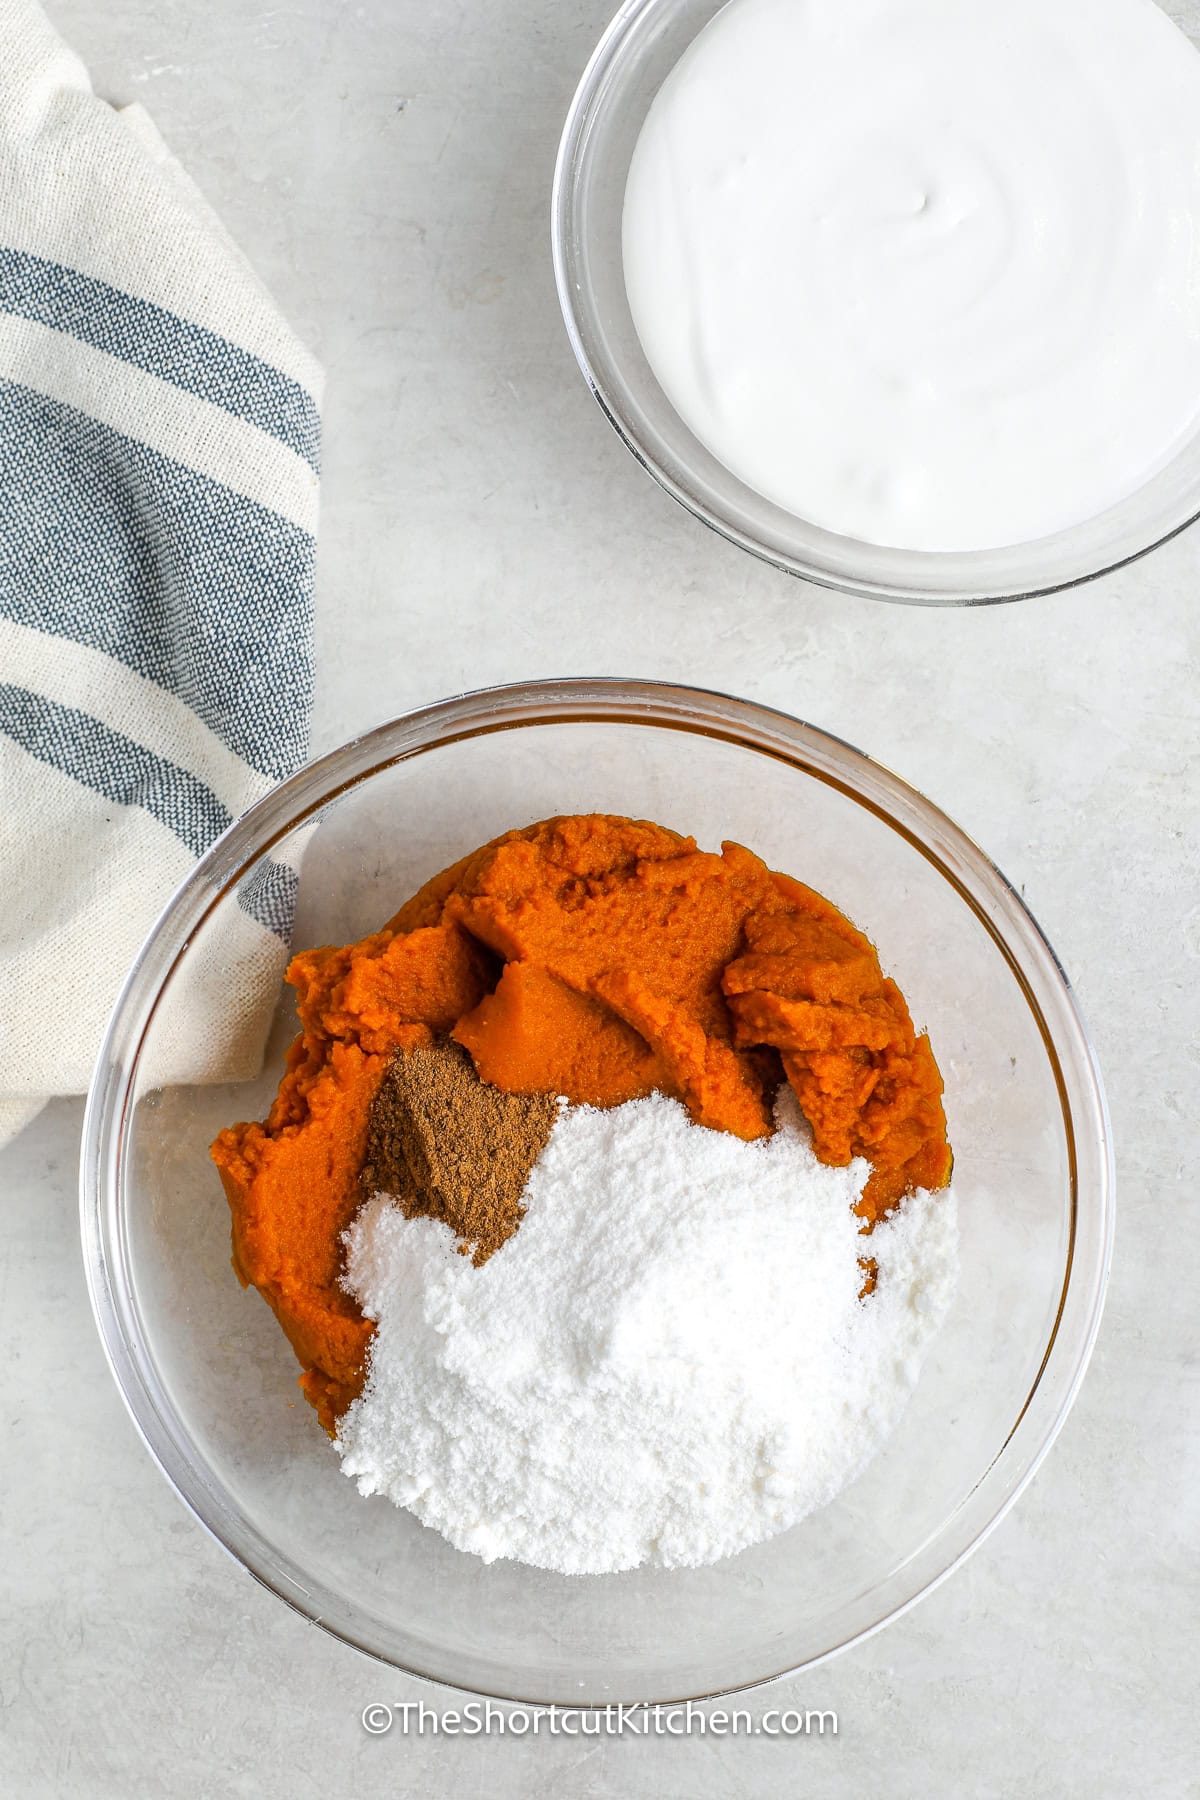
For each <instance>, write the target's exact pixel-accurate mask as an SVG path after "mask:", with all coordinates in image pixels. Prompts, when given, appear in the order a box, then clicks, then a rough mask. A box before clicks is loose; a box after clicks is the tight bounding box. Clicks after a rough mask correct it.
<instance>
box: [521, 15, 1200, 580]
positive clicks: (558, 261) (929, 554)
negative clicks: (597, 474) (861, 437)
mask: <svg viewBox="0 0 1200 1800" xmlns="http://www.w3.org/2000/svg"><path fill="white" fill-rule="evenodd" d="M677 3H678V0H623V3H622V5H621V6H620V7H618V9H617V11H616V12H615V13H614V14H613V16H612V18H611V19H610V21H609V23H608V24H607V25H606V26H605V28H604V30H603V32H602V33H601V35H600V37H599V38H598V39H597V42H596V45H595V48H594V49H593V51H592V53H591V55H590V57H589V58H588V61H587V63H586V64H585V66H584V70H583V73H582V75H581V76H580V78H579V82H578V85H577V86H576V89H575V92H574V94H573V96H572V98H571V103H570V105H569V106H568V108H567V112H566V116H565V118H564V120H563V127H562V132H561V134H560V137H559V143H558V151H557V154H556V156H555V162H554V176H553V180H552V184H551V196H550V253H551V261H552V264H553V268H554V285H555V288H556V290H557V293H558V302H559V308H560V311H561V313H562V318H563V324H564V326H565V328H566V333H567V338H568V341H569V343H570V346H571V350H572V353H573V355H574V357H575V361H576V362H577V364H578V365H579V369H580V372H581V373H582V375H583V378H584V380H585V382H586V383H587V387H588V390H589V392H590V393H591V396H592V398H593V400H595V402H596V404H597V405H598V406H599V408H600V410H601V412H602V413H603V414H604V417H605V418H606V419H607V420H608V423H609V424H610V425H611V426H612V428H613V430H614V431H615V432H616V434H617V436H618V437H619V438H620V440H621V442H622V443H623V444H624V446H625V448H626V449H627V450H628V451H629V452H630V454H631V455H632V456H633V457H634V459H635V461H636V462H638V463H640V464H641V466H642V468H643V469H645V470H646V471H647V473H648V474H649V475H651V476H652V477H653V479H654V480H655V481H656V482H657V483H658V485H659V487H660V488H662V489H663V491H664V493H666V494H668V495H669V496H670V497H671V499H672V500H674V501H675V502H676V503H677V504H678V505H680V506H681V507H683V509H684V511H685V512H688V513H691V515H692V516H693V517H694V518H696V519H698V520H699V521H700V522H701V524H703V525H707V526H708V528H709V530H710V531H713V532H715V533H716V534H717V536H718V537H722V538H724V539H725V540H726V541H727V542H728V543H731V544H736V545H737V547H738V548H739V549H741V550H745V551H748V552H749V553H750V555H752V556H755V557H758V558H759V559H760V561H762V562H765V563H768V564H770V566H771V567H772V568H775V569H779V570H780V571H781V572H782V573H783V574H785V575H793V576H796V577H797V578H799V579H801V580H804V581H810V582H812V583H813V584H814V585H815V586H817V587H823V588H826V589H830V590H832V591H834V592H837V593H844V594H853V595H856V596H857V597H859V598H861V599H866V600H886V601H891V602H893V603H898V604H901V605H907V606H970V607H976V606H1007V605H1012V604H1014V603H1015V602H1016V601H1019V600H1034V599H1038V598H1041V597H1042V596H1045V595H1048V594H1058V593H1066V592H1069V591H1070V590H1071V589H1072V588H1077V587H1084V586H1086V585H1087V584H1088V583H1089V582H1092V581H1099V580H1101V579H1102V578H1103V577H1105V576H1107V575H1113V574H1116V573H1117V572H1118V571H1119V570H1121V569H1125V568H1128V567H1129V566H1130V565H1131V564H1133V563H1137V562H1140V561H1141V559H1142V558H1143V557H1144V556H1149V555H1150V554H1151V553H1152V552H1153V551H1155V550H1158V549H1161V548H1162V546H1163V545H1164V544H1168V543H1170V542H1171V540H1172V539H1173V538H1176V537H1178V536H1180V534H1181V533H1182V532H1185V531H1188V530H1190V529H1191V527H1192V526H1193V525H1195V524H1196V523H1197V522H1198V521H1200V494H1198V495H1197V498H1196V499H1195V500H1194V501H1193V502H1192V503H1191V504H1190V507H1189V508H1188V509H1186V510H1185V513H1184V515H1183V516H1181V517H1179V518H1176V519H1173V520H1172V521H1171V523H1170V524H1164V525H1162V526H1161V528H1153V529H1152V535H1151V537H1150V539H1149V541H1147V542H1144V543H1137V544H1135V545H1134V547H1133V548H1131V549H1128V550H1122V551H1120V552H1119V553H1115V552H1112V551H1108V552H1101V553H1100V554H1099V555H1098V556H1097V557H1096V558H1095V559H1094V561H1092V562H1088V563H1087V564H1086V566H1084V567H1083V568H1081V569H1079V570H1077V571H1075V572H1073V573H1071V574H1069V575H1063V576H1060V577H1055V578H1045V579H1042V580H1027V581H1019V582H1015V583H1011V584H1010V583H1004V584H1002V585H1000V586H998V587H997V588H996V589H995V590H994V591H993V590H991V589H989V590H988V591H984V592H981V591H978V590H977V589H975V588H973V587H972V586H971V584H970V583H969V581H964V582H963V584H962V585H961V586H960V585H955V586H954V587H952V588H948V589H946V590H945V591H941V590H937V591H935V590H931V589H929V588H927V587H923V586H922V585H921V584H920V582H919V581H917V580H915V579H914V580H897V581H886V580H882V579H871V578H869V577H865V576H864V577H855V576H852V575H849V574H845V573H842V572H840V571H835V570H833V569H830V568H828V567H826V566H825V565H824V564H822V562H821V561H820V560H819V557H818V556H815V555H812V554H796V555H793V554H789V553H788V552H786V551H784V550H782V549H780V548H778V547H772V546H771V545H770V544H768V543H767V542H765V541H764V540H763V539H762V538H759V537H756V536H755V535H754V534H753V533H752V532H750V531H747V530H744V529H742V527H741V526H739V525H738V524H736V523H735V522H734V521H733V520H732V519H729V518H726V517H724V516H723V515H722V514H721V513H720V512H719V511H718V510H717V509H715V508H714V507H713V506H710V505H709V504H708V503H707V502H706V500H705V499H704V498H703V497H702V496H701V495H700V494H699V493H697V492H696V491H694V489H693V488H692V487H690V486H689V485H688V484H687V483H686V482H685V481H683V480H681V479H679V478H678V477H677V476H676V475H674V474H673V473H672V472H671V470H670V469H669V468H668V467H667V466H666V464H665V463H664V462H663V461H662V459H661V458H660V457H659V456H658V455H656V454H655V452H654V451H653V450H652V449H651V447H650V446H649V444H648V443H647V442H646V441H645V439H644V438H643V436H642V435H641V434H639V432H638V431H637V429H636V428H635V426H634V424H633V423H632V421H631V420H630V418H629V417H628V416H627V412H626V410H625V408H624V407H623V405H622V401H621V395H620V388H621V386H622V385H623V378H621V376H620V373H619V369H618V364H617V362H616V359H615V358H610V359H608V367H607V368H605V367H603V366H601V362H600V360H599V359H598V358H597V357H595V356H593V355H592V353H591V351H590V350H589V348H588V344H587V340H586V334H585V332H584V330H583V327H582V324H581V312H580V305H579V296H580V293H581V292H582V289H579V290H578V291H577V284H576V283H575V282H574V280H573V279H572V267H573V259H572V256H571V253H570V249H569V245H570V243H571V240H572V233H573V228H574V225H575V221H576V218H577V216H578V210H579V209H578V206H577V199H578V193H577V184H576V180H575V175H576V172H577V170H578V166H579V160H580V159H579V151H580V147H581V145H582V144H583V143H584V142H585V141H586V137H587V133H588V130H589V127H590V123H591V115H592V111H593V108H594V106H595V103H596V100H597V97H598V94H599V92H600V90H601V87H602V84H603V83H604V82H605V80H606V79H607V78H608V77H609V74H610V72H611V70H612V69H613V67H614V66H615V65H616V64H617V61H618V59H619V57H620V55H621V53H622V50H623V48H624V46H625V44H626V42H627V40H628V38H629V35H630V33H631V31H632V30H633V28H634V26H635V25H637V24H638V23H639V21H640V20H641V19H642V18H643V16H644V15H645V14H647V13H649V12H652V11H655V10H661V9H665V8H667V7H669V6H671V5H674V4H677ZM727 3H728V0H721V4H722V5H724V4H727ZM1156 3H1157V4H1159V5H1160V6H1161V5H1162V0H1156ZM718 10H719V9H718ZM1163 10H1164V11H1165V10H1166V9H1165V7H1163ZM1168 16H1170V15H1168ZM701 29H703V27H701ZM1180 30H1183V27H1182V26H1180ZM1184 35H1185V36H1186V35H1187V33H1186V32H1185V33H1184ZM1198 49H1200V46H1198ZM668 405H670V402H668ZM671 412H672V415H673V416H674V417H675V418H676V419H678V413H677V412H676V410H675V408H674V407H671ZM679 424H680V426H681V429H682V430H683V431H685V432H687V433H688V435H689V436H690V435H691V433H690V431H688V427H687V426H686V425H684V424H683V422H682V420H679ZM710 454H711V453H710ZM715 460H717V461H719V458H718V459H715ZM727 473H728V471H727ZM729 479H730V480H731V481H735V482H737V483H738V485H739V486H742V487H744V486H745V484H744V483H742V482H741V481H740V480H739V478H738V477H737V476H734V475H732V474H730V476H729ZM1153 479H1154V478H1153V477H1151V480H1153ZM1148 485H1149V483H1147V486H1148ZM747 491H748V492H749V491H751V490H749V489H747ZM756 498H757V499H758V500H760V501H762V499H763V497H762V496H756ZM1132 498H1133V496H1130V497H1129V500H1132ZM1129 500H1127V501H1126V502H1124V503H1123V504H1128V503H1129ZM766 504H771V503H770V502H766ZM775 510H776V511H777V512H779V513H780V514H781V515H782V514H783V513H784V509H782V508H775ZM1110 510H1116V509H1115V508H1113V509H1110ZM1099 516H1101V517H1103V516H1104V515H1099ZM797 523H798V524H800V525H805V524H806V523H807V522H806V521H804V520H802V519H799V518H797ZM1090 523H1094V521H1088V520H1084V521H1081V523H1080V525H1079V526H1077V527H1072V528H1070V530H1069V531H1066V532H1063V533H1061V534H1060V535H1061V536H1062V537H1064V538H1065V537H1067V536H1069V535H1071V534H1072V533H1073V532H1074V531H1076V530H1082V529H1085V528H1086V526H1087V525H1088V524H1090ZM809 529H812V530H815V529H816V527H812V526H810V527H809ZM825 535H834V536H836V534H828V533H827V534H825ZM842 541H843V542H844V543H846V544H853V543H854V542H855V540H854V539H851V538H846V539H843V540H842ZM1043 541H1046V542H1049V541H1053V540H1043ZM1034 547H1036V546H1020V545H1014V546H1011V547H1010V548H1009V549H1007V550H1006V549H1004V548H1000V549H997V550H994V551H987V550H980V551H953V552H945V553H943V552H936V551H899V550H889V548H888V546H886V545H871V546H866V548H869V549H871V550H874V551H877V552H879V553H882V554H891V555H894V556H898V557H902V558H904V559H905V560H906V561H907V562H908V563H910V564H911V565H913V566H914V567H915V566H919V565H922V564H923V565H924V566H925V567H926V568H927V569H932V568H933V567H935V566H936V567H940V568H942V569H946V568H947V567H949V565H950V564H951V563H952V562H954V563H956V564H960V565H963V566H964V567H969V566H979V565H981V564H983V563H985V562H986V561H987V559H988V558H994V557H1005V556H1007V555H1010V554H1012V553H1013V552H1015V551H1017V550H1020V549H1024V548H1034Z"/></svg>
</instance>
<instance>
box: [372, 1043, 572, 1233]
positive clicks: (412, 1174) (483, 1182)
mask: <svg viewBox="0 0 1200 1800" xmlns="http://www.w3.org/2000/svg"><path fill="white" fill-rule="evenodd" d="M557 1117H558V1102H557V1100H556V1099H555V1098H554V1096H553V1095H551V1094H506V1093H504V1092H503V1090H502V1089H500V1088H497V1087H491V1086H490V1085H489V1084H488V1083H487V1082H485V1081H481V1080H480V1079H479V1077H478V1075H477V1074H476V1073H475V1066H474V1064H473V1063H472V1061H471V1058H470V1057H469V1056H468V1054H467V1052H466V1051H465V1050H463V1049H461V1048H460V1046H459V1045H458V1044H454V1043H451V1042H450V1040H449V1039H448V1038H441V1039H435V1041H434V1042H433V1043H431V1044H424V1045H418V1046H417V1047H416V1048H415V1049H412V1050H402V1051H401V1052H400V1053H399V1054H398V1055H397V1056H395V1057H394V1058H393V1059H392V1062H391V1063H390V1064H389V1066H388V1069H387V1072H386V1073H385V1075H384V1077H383V1081H382V1082H381V1084H380V1087H379V1091H378V1093H377V1094H376V1096H375V1101H374V1104H373V1105H372V1107H371V1114H370V1120H369V1123H368V1126H367V1156H366V1162H365V1164H364V1166H363V1172H362V1178H361V1182H362V1187H363V1190H364V1192H366V1193H367V1194H374V1193H385V1194H392V1195H394V1196H395V1197H396V1199H397V1200H398V1201H399V1202H400V1204H401V1207H402V1208H403V1210H404V1212H405V1213H406V1215H407V1216H408V1217H409V1218H427V1219H441V1220H442V1221H443V1223H444V1224H446V1225H448V1226H449V1227H450V1229H451V1231H453V1232H454V1234H455V1236H456V1237H457V1238H458V1239H459V1248H460V1249H461V1250H462V1252H463V1254H464V1255H469V1256H470V1257H471V1259H472V1261H473V1262H474V1263H475V1265H476V1266H477V1267H478V1266H480V1265H481V1264H483V1263H485V1262H486V1261H487V1259H488V1257H489V1256H492V1255H493V1254H494V1253H495V1252H496V1251H497V1250H498V1249H499V1248H500V1246H501V1244H503V1243H505V1242H506V1241H507V1239H508V1238H510V1237H511V1236H512V1235H513V1233H514V1231H515V1230H516V1229H517V1226H518V1225H519V1224H520V1222H521V1214H522V1212H523V1211H524V1208H523V1207H522V1205H521V1195H522V1194H523V1193H524V1191H525V1184H526V1182H527V1181H528V1179H529V1171H530V1170H531V1169H532V1167H533V1165H534V1163H535V1162H536V1161H537V1159H538V1157H539V1156H540V1155H541V1153H542V1151H543V1150H544V1149H545V1147H546V1143H547V1141H548V1139H549V1137H550V1132H551V1130H552V1128H553V1125H554V1121H555V1119H556V1118H557Z"/></svg>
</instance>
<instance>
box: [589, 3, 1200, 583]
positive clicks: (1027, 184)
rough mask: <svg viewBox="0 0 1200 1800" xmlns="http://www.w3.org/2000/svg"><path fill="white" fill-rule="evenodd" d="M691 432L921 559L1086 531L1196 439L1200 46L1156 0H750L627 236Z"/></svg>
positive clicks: (655, 131) (765, 489)
mask: <svg viewBox="0 0 1200 1800" xmlns="http://www.w3.org/2000/svg"><path fill="white" fill-rule="evenodd" d="M624 260H625V279H626V286H627V290H628V295H629V302H630V306H631V309H632V312H633V318H634V322H635V324H636V327H637V330H638V334H639V337H640V339H641V342H642V345H643V347H644V349H645V352H646V356H647V359H648V360H649V362H650V365H651V367H652V368H653V370H654V372H655V374H656V376H657V377H658V380H659V381H660V383H661V385H662V387H663V389H664V390H665V392H666V394H667V396H668V398H669V399H670V400H671V402H672V404H673V405H674V406H675V408H676V410H677V411H678V412H679V414H680V415H681V417H682V418H683V419H684V421H685V422H686V423H687V424H688V426H689V427H690V428H691V429H692V430H693V431H694V432H695V434H696V435H697V436H698V437H699V438H700V439H701V441H702V442H703V443H704V444H705V445H707V447H708V448H709V449H710V450H711V451H712V452H713V454H714V455H715V456H717V457H718V458H719V459H720V461H721V462H723V463H724V464H725V465H726V466H727V467H728V468H729V469H730V470H732V471H733V473H734V474H736V475H737V476H739V477H740V478H741V479H742V480H743V481H744V482H746V483H747V484H748V485H749V486H750V487H752V488H754V489H756V490H757V491H758V492H759V493H761V494H763V495H765V496H766V497H767V498H768V499H770V500H773V501H775V502H777V503H778V504H779V505H781V506H783V507H785V508H787V509H788V510H789V511H790V512H792V513H794V514H797V515H799V516H801V517H803V518H805V519H807V520H809V521H810V522H812V523H814V524H816V525H819V526H822V527H824V528H826V529H828V530H831V531H835V532H838V533H841V534H843V535H845V536H850V537H856V538H860V539H863V540H866V541H868V542H871V543H876V544H886V545H893V546H896V547H897V548H904V549H919V550H974V549H989V548H997V547H1000V546H1004V545H1011V544H1015V543H1021V542H1025V541H1028V540H1030V539H1033V538H1037V537H1041V536H1045V535H1047V534H1050V533H1052V532H1055V531H1058V530H1061V529H1064V528H1067V527H1069V526H1072V525H1076V524H1079V523H1081V522H1082V521H1084V520H1086V519H1089V518H1092V517H1094V516H1095V515H1097V514H1098V513H1100V512H1102V511H1104V510H1105V509H1106V508H1108V507H1109V506H1111V505H1113V504H1115V503H1117V502H1119V501H1121V500H1122V499H1124V498H1126V497H1128V496H1129V495H1130V494H1132V493H1133V492H1135V491H1136V489H1137V488H1139V487H1140V486H1141V485H1142V484H1143V483H1144V482H1145V481H1146V480H1147V479H1148V478H1149V477H1150V476H1151V475H1152V474H1153V473H1155V472H1156V471H1157V470H1158V469H1159V468H1161V467H1162V466H1163V465H1164V464H1165V463H1166V462H1167V461H1169V459H1170V457H1171V456H1172V454H1173V453H1174V451H1175V450H1176V449H1177V448H1178V447H1179V445H1180V444H1181V442H1183V441H1184V440H1185V439H1186V438H1187V437H1188V436H1190V435H1191V433H1192V431H1193V429H1194V428H1195V426H1196V423H1197V419H1198V417H1200V55H1197V53H1196V51H1195V49H1194V48H1193V47H1192V45H1191V44H1190V43H1189V41H1188V40H1187V38H1185V37H1184V35H1183V34H1182V32H1181V31H1179V30H1178V28H1177V27H1176V26H1175V25H1174V24H1172V22H1171V21H1170V20H1169V19H1168V18H1167V17H1166V15H1165V14H1164V13H1163V12H1161V11H1160V10H1159V8H1158V7H1157V6H1156V5H1155V4H1154V0H1003V4H1002V5H995V4H991V3H985V0H731V4H730V5H728V6H726V7H725V9H724V10H723V11H722V12H721V13H719V14H718V15H717V17H716V18H715V19H714V20H713V21H712V23H711V24H710V25H709V26H708V27H707V28H706V29H705V30H704V31H702V32H701V33H700V35H699V36H698V37H697V38H696V40H695V41H694V43H693V44H692V45H691V47H690V48H689V50H688V51H687V53H686V54H685V55H684V56H683V57H682V59H681V60H680V61H679V63H678V64H677V65H676V67H675V68H674V70H673V71H672V72H671V74H670V75H669V76H668V78H667V80H666V81H665V83H664V84H663V86H662V88H661V90H660V92H659V94H658V95H657V97H656V99H655V101H654V103H653V105H652V107H651V109H650V113H649V115H648V117H647V120H646V123H645V126H644V128H643V130H642V133H641V136H640V139H639V141H638V144H637V146H636V150H635V153H634V156H633V160H632V164H631V167H630V172H629V181H628V187H627V191H626V197H625V215H624Z"/></svg>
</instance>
